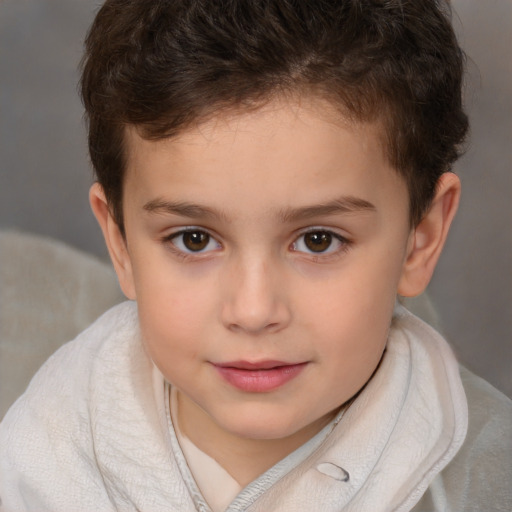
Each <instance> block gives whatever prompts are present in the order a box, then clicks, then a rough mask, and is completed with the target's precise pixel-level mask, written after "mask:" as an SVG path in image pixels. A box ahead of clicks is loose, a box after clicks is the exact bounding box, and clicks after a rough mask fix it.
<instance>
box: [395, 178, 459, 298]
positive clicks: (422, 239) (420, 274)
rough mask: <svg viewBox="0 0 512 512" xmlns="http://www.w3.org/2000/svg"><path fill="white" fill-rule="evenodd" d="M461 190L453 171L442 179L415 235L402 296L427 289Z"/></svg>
mask: <svg viewBox="0 0 512 512" xmlns="http://www.w3.org/2000/svg"><path fill="white" fill-rule="evenodd" d="M460 188H461V186H460V180H459V178H458V177H457V176H456V175H455V174H453V173H451V172H447V173H444V174H443V175H442V176H441V177H440V178H439V181H438V184H437V191H436V194H435V197H434V200H433V201H432V204H431V206H430V208H429V210H428V212H427V213H426V215H425V216H424V217H423V220H422V221H421V222H420V223H419V224H418V225H417V226H416V228H415V229H414V231H413V232H412V233H411V238H410V241H409V247H408V251H407V257H406V260H405V263H404V267H403V270H402V275H401V278H400V281H399V284H398V294H399V295H402V296H404V297H414V296H416V295H419V294H420V293H422V292H423V291H424V290H425V288H426V287H427V285H428V283H429V281H430V279H431V277H432V274H433V273H434V269H435V267H436V264H437V261H438V259H439V256H440V255H441V251H442V249H443V247H444V244H445V241H446V237H447V236H448V231H449V229H450V225H451V223H452V221H453V218H454V217H455V213H456V212H457V207H458V205H459V198H460Z"/></svg>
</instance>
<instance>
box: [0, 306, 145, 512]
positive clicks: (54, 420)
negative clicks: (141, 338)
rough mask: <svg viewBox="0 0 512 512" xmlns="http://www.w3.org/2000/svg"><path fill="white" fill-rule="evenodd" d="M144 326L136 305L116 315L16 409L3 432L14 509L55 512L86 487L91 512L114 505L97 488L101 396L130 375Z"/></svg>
mask: <svg viewBox="0 0 512 512" xmlns="http://www.w3.org/2000/svg"><path fill="white" fill-rule="evenodd" d="M136 322H137V321H136V309H135V305H134V304H130V303H123V304H121V305H119V306H116V307H114V308H112V309H111V310H109V311H108V312H107V313H105V314H104V315H103V316H101V317H100V318H99V319H98V320H97V321H96V322H95V323H93V324H92V325H91V326H90V327H89V328H88V329H86V330H85V331H84V332H82V333H81V334H80V335H79V336H78V337H77V338H76V339H75V340H73V341H72V342H69V343H67V344H66V345H64V346H63V347H61V348H60V349H59V350H58V351H57V352H56V353H55V354H54V355H53V356H51V357H50V359H49V360H48V361H47V362H46V363H45V364H44V365H43V366H42V367H41V369H40V370H39V371H38V372H37V373H36V375H35V376H34V378H33V379H32V381H31V383H30V385H29V387H28V388H27V390H26V391H25V393H24V394H23V395H22V396H21V397H20V398H19V399H18V400H17V401H16V402H15V404H14V405H13V406H12V407H11V408H10V409H9V411H8V412H7V414H6V415H5V417H4V419H3V421H2V423H1V424H0V482H1V483H0V490H1V492H2V499H3V501H4V505H5V506H6V507H7V506H8V504H9V505H11V509H13V510H24V509H25V507H26V504H27V503H35V504H37V507H39V508H38V509H40V510H46V508H45V506H44V504H46V503H48V504H51V505H48V509H49V510H53V508H52V507H54V506H56V505H55V504H56V503H59V500H61V499H62V493H63V490H65V489H66V487H68V488H69V487H70V486H74V487H75V488H78V487H79V486H80V485H84V486H87V488H88V489H89V491H88V493H85V494H84V496H83V498H84V503H83V507H84V508H83V510H86V509H87V508H86V507H87V505H86V503H89V504H90V505H91V506H92V508H91V510H93V509H94V505H93V504H94V502H95V501H96V502H97V503H103V500H106V499H107V496H106V495H105V491H104V490H103V489H102V488H101V486H100V485H96V484H95V483H94V482H95V481H97V483H99V482H100V478H99V475H98V474H97V471H96V468H95V466H94V460H95V453H94V450H95V448H94V443H93V436H94V434H93V429H94V428H95V427H94V423H95V419H94V416H95V414H96V411H95V408H96V400H95V399H94V394H97V393H98V392H99V391H100V389H101V390H102V391H104V392H105V393H106V394H108V389H107V386H108V382H107V381H106V379H112V378H118V377H116V376H118V375H119V374H120V373H122V372H123V371H124V370H123V368H122V366H123V361H125V360H126V359H127V358H129V354H128V353H129V352H130V351H133V347H131V345H134V342H133V341H131V340H133V338H134V332H136V325H137V323H136ZM116 356H117V358H116ZM57 476H58V477H57ZM80 482H82V483H80ZM4 486H5V487H4ZM94 490H95V491H94ZM96 491H97V492H96ZM59 495H60V497H59ZM80 497H81V498H82V496H80ZM31 500H32V501H31ZM90 500H93V501H90ZM105 503H106V502H105ZM37 507H36V508H37ZM28 508H30V507H28ZM9 510H10V509H9ZM80 510H82V509H80Z"/></svg>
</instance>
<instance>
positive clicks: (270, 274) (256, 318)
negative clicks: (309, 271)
mask: <svg viewBox="0 0 512 512" xmlns="http://www.w3.org/2000/svg"><path fill="white" fill-rule="evenodd" d="M227 274H228V275H225V279H224V280H223V281H224V283H221V286H222V287H223V288H224V293H223V296H224V301H223V304H222V312H221V315H222V322H223V324H224V326H225V327H226V328H227V329H229V330H231V331H235V332H236V331H238V332H244V333H247V334H251V335H257V334H261V333H270V332H278V331H280V330H282V329H284V328H285V327H287V326H288V324H289V323H290V320H291V311H290V307H289V304H288V301H287V299H286V286H285V283H284V279H283V273H282V272H280V270H279V269H278V268H276V267H275V266H273V265H272V264H271V263H270V262H268V261H267V260H266V259H263V258H257V257H253V258H251V259H249V260H247V259H246V260H245V261H240V262H237V263H236V264H234V265H233V267H232V268H231V269H229V271H228V272H227Z"/></svg>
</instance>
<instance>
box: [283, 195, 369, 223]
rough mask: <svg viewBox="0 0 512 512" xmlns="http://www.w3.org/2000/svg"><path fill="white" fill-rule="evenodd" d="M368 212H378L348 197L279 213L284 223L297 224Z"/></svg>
mask: <svg viewBox="0 0 512 512" xmlns="http://www.w3.org/2000/svg"><path fill="white" fill-rule="evenodd" d="M367 211H368V212H376V211H377V208H376V207H375V206H374V205H373V204H372V203H370V202H369V201H366V200H365V199H360V198H358V197H353V196H346V197H341V198H338V199H334V200H332V201H328V202H325V203H322V204H318V205H312V206H304V207H300V208H290V209H285V210H282V211H281V212H279V216H280V218H281V219H282V220H283V221H284V222H295V221H300V220H306V219H310V218H313V217H325V216H328V215H336V214H343V213H358V212H367Z"/></svg>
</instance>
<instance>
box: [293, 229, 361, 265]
mask: <svg viewBox="0 0 512 512" xmlns="http://www.w3.org/2000/svg"><path fill="white" fill-rule="evenodd" d="M308 234H322V235H328V236H329V237H330V238H331V240H330V243H329V247H328V248H327V250H326V251H319V252H315V251H301V250H297V249H296V248H295V246H296V245H297V244H298V243H299V241H300V240H301V239H302V240H303V239H304V237H306V236H307V235H308ZM333 242H338V243H339V247H338V248H335V249H331V246H332V243H333ZM302 243H305V242H304V241H303V242H302ZM351 245H352V241H351V240H349V239H348V238H346V237H344V236H342V235H340V234H339V233H336V232H335V231H332V230H330V229H326V228H322V227H312V228H309V229H307V230H306V231H303V232H301V233H300V234H299V235H298V236H297V237H296V238H295V240H294V241H293V242H292V244H291V245H290V248H291V249H292V250H293V251H296V252H300V253H301V254H304V255H306V256H308V257H311V258H313V260H314V261H315V262H321V261H322V262H325V261H329V260H330V259H332V258H336V257H339V256H341V255H342V254H344V253H346V252H347V251H348V250H349V249H350V247H351Z"/></svg>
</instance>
